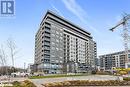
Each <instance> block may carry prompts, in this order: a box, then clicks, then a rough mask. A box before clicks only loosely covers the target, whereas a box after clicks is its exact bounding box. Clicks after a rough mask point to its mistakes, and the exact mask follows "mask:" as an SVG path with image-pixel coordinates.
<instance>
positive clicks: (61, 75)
mask: <svg viewBox="0 0 130 87" xmlns="http://www.w3.org/2000/svg"><path fill="white" fill-rule="evenodd" d="M86 75H87V74H76V75H66V74H59V75H48V76H31V77H29V79H42V78H57V77H74V76H86Z"/></svg>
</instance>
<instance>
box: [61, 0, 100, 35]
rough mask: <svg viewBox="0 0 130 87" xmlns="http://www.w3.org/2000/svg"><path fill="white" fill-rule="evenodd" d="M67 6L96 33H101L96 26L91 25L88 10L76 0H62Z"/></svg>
mask: <svg viewBox="0 0 130 87" xmlns="http://www.w3.org/2000/svg"><path fill="white" fill-rule="evenodd" d="M62 2H63V3H64V5H65V7H66V8H67V9H68V10H69V11H70V12H72V13H73V14H74V15H76V16H77V17H78V18H79V19H80V21H81V22H82V23H84V24H85V26H87V27H89V28H90V29H91V30H93V31H94V32H95V33H100V32H99V31H98V30H97V29H96V28H94V27H93V26H91V25H90V24H89V23H88V22H87V21H86V20H88V15H87V13H86V11H85V10H84V9H83V8H82V7H81V6H80V5H79V4H78V3H77V2H76V0H62Z"/></svg>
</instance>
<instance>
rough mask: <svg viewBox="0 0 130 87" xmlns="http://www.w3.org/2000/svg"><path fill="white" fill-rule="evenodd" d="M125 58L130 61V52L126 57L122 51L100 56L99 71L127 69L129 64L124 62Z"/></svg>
mask: <svg viewBox="0 0 130 87" xmlns="http://www.w3.org/2000/svg"><path fill="white" fill-rule="evenodd" d="M126 56H127V57H128V59H129V60H128V61H130V51H129V52H128V55H126V54H125V52H124V51H120V52H116V53H111V54H106V55H101V56H99V58H100V69H103V70H112V69H113V68H129V67H130V64H129V63H127V61H126Z"/></svg>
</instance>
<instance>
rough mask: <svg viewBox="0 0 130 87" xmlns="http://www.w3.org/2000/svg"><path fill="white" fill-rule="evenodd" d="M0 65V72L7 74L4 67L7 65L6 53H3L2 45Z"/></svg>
mask: <svg viewBox="0 0 130 87" xmlns="http://www.w3.org/2000/svg"><path fill="white" fill-rule="evenodd" d="M0 65H1V66H3V67H4V68H1V69H0V72H1V74H8V71H7V67H5V66H6V65H7V55H6V54H5V51H4V49H3V45H1V48H0Z"/></svg>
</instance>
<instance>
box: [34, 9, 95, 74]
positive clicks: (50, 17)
mask: <svg viewBox="0 0 130 87" xmlns="http://www.w3.org/2000/svg"><path fill="white" fill-rule="evenodd" d="M96 50H97V49H96V42H94V41H93V38H92V36H91V34H90V33H89V32H87V31H85V30H83V29H81V28H80V27H78V26H77V25H74V24H72V23H71V22H69V21H67V20H65V19H64V18H62V17H60V16H59V15H57V14H55V13H53V12H51V11H47V13H46V15H45V16H44V18H43V20H42V22H41V24H40V28H39V30H38V32H37V33H36V36H35V61H34V62H35V65H37V70H38V71H42V72H44V73H52V74H53V73H74V72H86V71H87V70H88V69H90V68H92V67H94V66H95V58H96V57H97V52H96Z"/></svg>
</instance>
